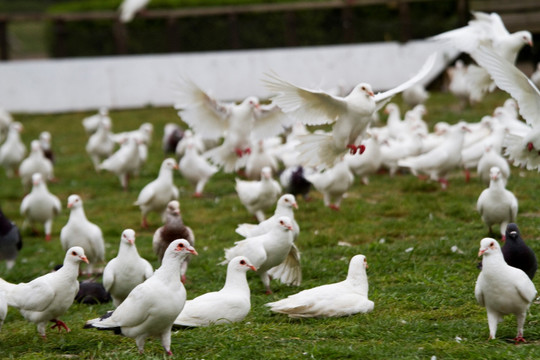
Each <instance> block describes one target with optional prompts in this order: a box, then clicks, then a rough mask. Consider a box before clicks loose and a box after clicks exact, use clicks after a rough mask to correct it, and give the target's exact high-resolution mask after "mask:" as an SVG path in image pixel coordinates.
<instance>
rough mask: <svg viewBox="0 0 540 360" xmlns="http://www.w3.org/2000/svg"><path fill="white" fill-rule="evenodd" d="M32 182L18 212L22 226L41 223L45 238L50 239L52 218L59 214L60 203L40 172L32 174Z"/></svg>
mask: <svg viewBox="0 0 540 360" xmlns="http://www.w3.org/2000/svg"><path fill="white" fill-rule="evenodd" d="M32 184H33V185H32V191H30V193H29V194H28V195H26V196H25V197H24V198H23V200H22V202H21V208H20V212H21V215H22V216H24V222H23V225H22V228H23V229H25V228H26V227H27V226H29V225H34V224H35V223H40V224H43V227H44V229H45V240H46V241H50V240H51V233H52V224H53V219H54V218H55V217H56V216H57V215H58V214H60V211H61V210H62V204H61V203H60V200H59V199H58V197H57V196H56V195H53V194H51V193H50V192H49V189H48V188H47V184H46V183H45V180H43V176H41V174H40V173H35V174H34V175H32Z"/></svg>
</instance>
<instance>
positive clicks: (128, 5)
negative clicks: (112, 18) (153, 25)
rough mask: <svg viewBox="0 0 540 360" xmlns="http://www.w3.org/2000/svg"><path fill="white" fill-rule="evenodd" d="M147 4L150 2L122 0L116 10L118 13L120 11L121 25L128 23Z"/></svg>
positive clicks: (148, 0) (147, 0)
mask: <svg viewBox="0 0 540 360" xmlns="http://www.w3.org/2000/svg"><path fill="white" fill-rule="evenodd" d="M149 2H150V0H123V1H122V3H121V4H120V7H119V8H118V11H120V21H121V22H123V23H128V22H130V21H131V20H133V18H134V17H135V15H136V14H137V13H138V12H139V11H141V10H142V9H144V8H145V7H146V5H148V3H149Z"/></svg>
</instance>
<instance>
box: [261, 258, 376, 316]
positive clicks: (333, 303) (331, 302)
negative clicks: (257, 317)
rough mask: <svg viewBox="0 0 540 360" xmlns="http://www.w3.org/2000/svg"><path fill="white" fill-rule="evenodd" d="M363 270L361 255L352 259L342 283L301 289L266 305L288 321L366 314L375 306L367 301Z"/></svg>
mask: <svg viewBox="0 0 540 360" xmlns="http://www.w3.org/2000/svg"><path fill="white" fill-rule="evenodd" d="M367 267H368V265H367V260H366V257H365V256H364V255H356V256H353V258H352V259H351V261H350V263H349V272H348V274H347V278H346V279H345V280H343V281H341V282H338V283H333V284H328V285H321V286H317V287H315V288H312V289H308V290H303V291H301V292H299V293H297V294H294V295H289V296H288V297H287V298H285V299H282V300H278V301H275V302H271V303H268V304H266V306H268V307H269V308H270V310H272V311H274V312H277V313H282V314H287V315H288V316H289V317H291V318H305V317H337V316H349V315H353V314H357V313H367V312H370V311H372V310H373V308H374V306H375V304H374V303H373V301H371V300H369V299H368V290H369V285H368V278H367V274H366V268H367Z"/></svg>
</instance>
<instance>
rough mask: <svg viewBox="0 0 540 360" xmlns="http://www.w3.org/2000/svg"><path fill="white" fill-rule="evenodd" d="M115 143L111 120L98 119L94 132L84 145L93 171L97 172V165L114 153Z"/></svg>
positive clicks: (105, 118)
mask: <svg viewBox="0 0 540 360" xmlns="http://www.w3.org/2000/svg"><path fill="white" fill-rule="evenodd" d="M114 146H115V142H114V140H113V138H112V132H111V120H110V118H109V117H104V118H101V119H99V122H98V126H97V129H96V131H95V132H94V133H93V134H92V135H90V137H89V138H88V142H87V143H86V152H87V153H88V155H90V158H91V159H92V163H93V164H94V169H96V171H99V170H100V168H99V163H100V162H101V161H103V159H106V158H108V157H109V156H111V154H112V153H113V152H114Z"/></svg>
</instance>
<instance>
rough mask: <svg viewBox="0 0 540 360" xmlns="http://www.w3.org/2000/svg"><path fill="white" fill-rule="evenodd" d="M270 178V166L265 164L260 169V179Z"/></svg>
mask: <svg viewBox="0 0 540 360" xmlns="http://www.w3.org/2000/svg"><path fill="white" fill-rule="evenodd" d="M271 178H272V168H271V167H270V166H265V167H263V168H262V169H261V179H267V180H268V179H271Z"/></svg>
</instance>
